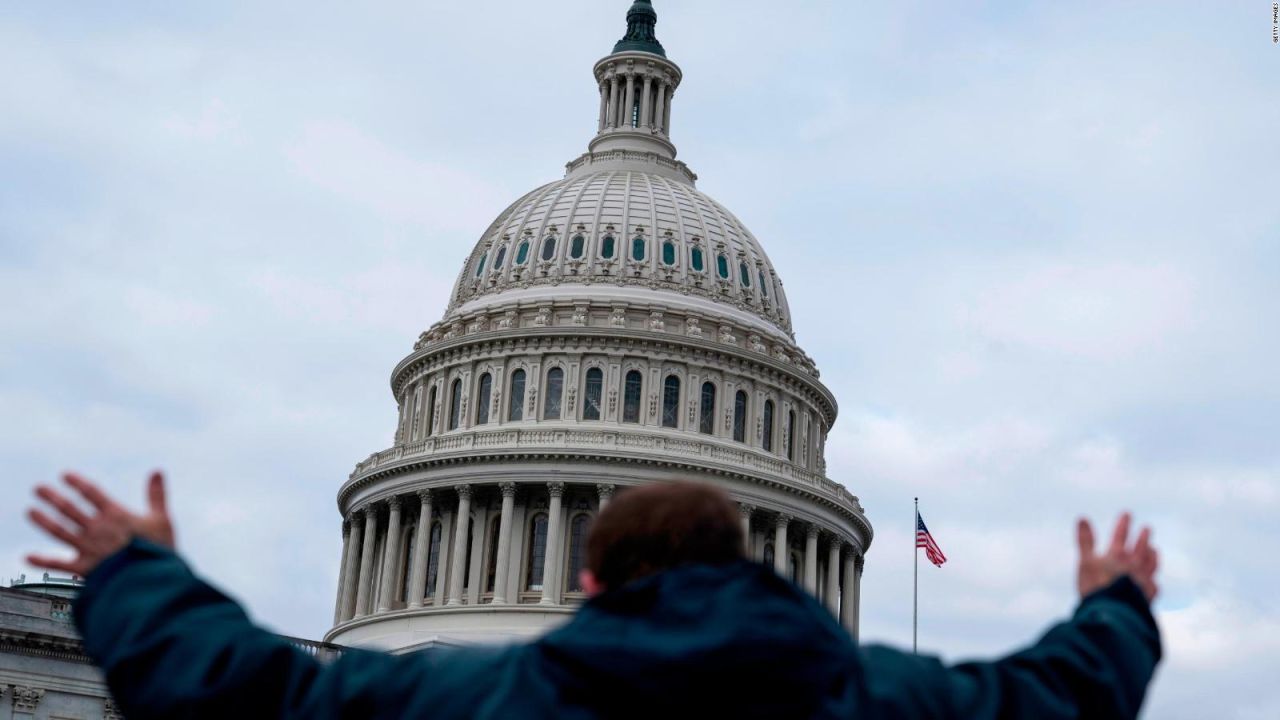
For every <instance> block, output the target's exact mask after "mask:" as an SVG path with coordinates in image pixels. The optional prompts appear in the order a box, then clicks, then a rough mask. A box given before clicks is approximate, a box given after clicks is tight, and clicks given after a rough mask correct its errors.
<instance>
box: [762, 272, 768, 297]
mask: <svg viewBox="0 0 1280 720" xmlns="http://www.w3.org/2000/svg"><path fill="white" fill-rule="evenodd" d="M760 294H761V295H764V296H765V297H769V283H767V282H765V281H764V271H763V270H761V271H760Z"/></svg>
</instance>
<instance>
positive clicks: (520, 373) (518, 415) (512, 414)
mask: <svg viewBox="0 0 1280 720" xmlns="http://www.w3.org/2000/svg"><path fill="white" fill-rule="evenodd" d="M508 402H509V403H510V407H509V409H508V410H507V419H508V420H521V419H523V418H524V370H516V371H515V372H513V373H511V397H510V398H509V400H508Z"/></svg>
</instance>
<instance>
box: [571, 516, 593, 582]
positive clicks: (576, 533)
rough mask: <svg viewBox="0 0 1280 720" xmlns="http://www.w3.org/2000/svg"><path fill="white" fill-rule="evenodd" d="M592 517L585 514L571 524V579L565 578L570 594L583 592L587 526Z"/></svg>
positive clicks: (576, 517)
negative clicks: (582, 576) (581, 575)
mask: <svg viewBox="0 0 1280 720" xmlns="http://www.w3.org/2000/svg"><path fill="white" fill-rule="evenodd" d="M590 523H591V517H590V516H588V515H586V514H585V513H583V514H579V515H576V516H575V517H574V518H573V520H572V521H570V523H569V577H567V578H565V580H567V581H568V582H567V584H568V590H569V592H582V591H583V587H582V580H581V579H580V578H579V577H578V576H579V575H580V574H582V568H583V567H584V566H585V565H586V563H587V526H588V525H589V524H590Z"/></svg>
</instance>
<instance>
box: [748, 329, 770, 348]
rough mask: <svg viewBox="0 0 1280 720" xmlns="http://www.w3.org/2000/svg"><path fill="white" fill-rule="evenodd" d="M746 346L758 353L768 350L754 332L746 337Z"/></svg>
mask: <svg viewBox="0 0 1280 720" xmlns="http://www.w3.org/2000/svg"><path fill="white" fill-rule="evenodd" d="M747 346H748V347H750V348H751V349H752V350H754V351H756V352H758V353H767V352H769V349H768V348H766V347H765V346H764V342H763V341H762V340H761V339H760V336H759V335H756V334H755V333H752V334H751V335H750V336H749V337H748V338H747Z"/></svg>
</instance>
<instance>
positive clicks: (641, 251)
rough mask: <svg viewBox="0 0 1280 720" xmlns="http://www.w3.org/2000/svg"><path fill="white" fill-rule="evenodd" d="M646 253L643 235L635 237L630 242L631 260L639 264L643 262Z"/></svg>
mask: <svg viewBox="0 0 1280 720" xmlns="http://www.w3.org/2000/svg"><path fill="white" fill-rule="evenodd" d="M645 252H646V248H645V241H644V236H643V235H637V236H635V238H634V239H632V240H631V259H632V260H635V261H636V262H639V261H641V260H644V255H645Z"/></svg>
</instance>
